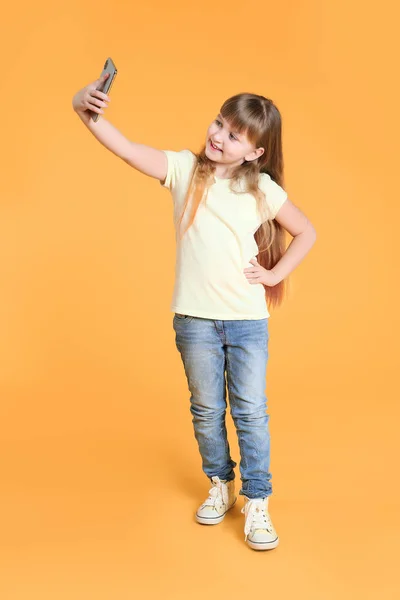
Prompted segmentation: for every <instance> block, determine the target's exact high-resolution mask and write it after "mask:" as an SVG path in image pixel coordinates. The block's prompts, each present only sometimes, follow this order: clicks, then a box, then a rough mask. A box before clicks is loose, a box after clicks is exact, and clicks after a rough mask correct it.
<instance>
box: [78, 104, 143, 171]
mask: <svg viewBox="0 0 400 600" xmlns="http://www.w3.org/2000/svg"><path fill="white" fill-rule="evenodd" d="M77 115H78V116H79V118H80V119H81V121H82V122H83V123H84V124H85V125H86V127H87V128H88V129H89V131H90V132H91V133H92V134H93V135H94V137H95V138H96V139H97V140H98V141H99V142H100V143H101V144H102V145H103V146H104V147H105V148H107V150H110V151H111V152H112V153H113V154H115V155H116V156H119V157H120V158H122V160H127V158H128V157H129V156H130V155H131V154H132V142H131V141H130V140H128V139H127V138H126V137H125V136H124V135H123V134H122V133H121V132H120V131H118V129H117V128H116V127H114V125H112V124H111V123H110V122H109V121H107V120H106V119H104V118H103V117H102V116H101V115H99V118H98V121H97V122H95V121H93V119H92V118H91V117H90V115H89V113H88V112H87V111H84V112H77Z"/></svg>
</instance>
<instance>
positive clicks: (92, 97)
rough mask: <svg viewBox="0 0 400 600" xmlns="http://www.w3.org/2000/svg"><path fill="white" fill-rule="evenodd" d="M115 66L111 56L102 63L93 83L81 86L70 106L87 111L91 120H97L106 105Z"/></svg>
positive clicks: (114, 75) (81, 111)
mask: <svg viewBox="0 0 400 600" xmlns="http://www.w3.org/2000/svg"><path fill="white" fill-rule="evenodd" d="M117 72H118V71H117V68H116V66H115V64H114V62H113V61H112V59H111V58H108V59H107V60H106V62H105V63H104V68H103V71H102V73H101V75H100V77H99V79H96V81H94V82H93V83H90V84H89V85H87V86H86V87H84V88H82V89H81V90H79V92H77V93H76V94H75V96H74V97H73V99H72V106H73V108H74V110H75V111H76V112H80V113H84V112H87V113H88V115H89V119H90V117H92V119H93V121H97V120H98V118H99V114H102V113H103V112H104V111H103V110H102V109H103V108H107V107H108V102H109V96H108V93H109V91H110V89H111V86H112V84H113V82H114V79H115V77H116V74H117Z"/></svg>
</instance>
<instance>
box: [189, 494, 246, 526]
mask: <svg viewBox="0 0 400 600" xmlns="http://www.w3.org/2000/svg"><path fill="white" fill-rule="evenodd" d="M236 500H237V497H236V498H235V500H234V501H233V502H232V504H231V505H230V507H229V508H228V509H227V510H226V511H225V512H224V514H223V515H220V516H219V517H201V516H200V515H198V514H197V512H196V514H195V517H196V521H197V522H198V523H201V524H202V525H217V524H218V523H221V521H223V519H224V517H225V515H226V513H227V512H228V510H231V508H233V507H234V506H235V504H236Z"/></svg>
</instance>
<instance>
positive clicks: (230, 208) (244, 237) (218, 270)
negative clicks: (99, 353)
mask: <svg viewBox="0 0 400 600" xmlns="http://www.w3.org/2000/svg"><path fill="white" fill-rule="evenodd" d="M164 152H165V154H166V156H167V159H168V171H167V176H166V179H165V181H164V182H160V183H161V185H162V186H163V187H166V188H167V189H168V190H170V192H171V194H172V198H173V203H174V213H173V216H174V225H175V234H176V236H175V237H176V263H175V286H174V291H173V298H172V304H171V310H172V312H175V313H180V314H184V315H192V316H195V317H204V318H206V319H221V320H226V319H235V320H238V319H264V318H268V317H269V316H270V315H269V312H268V309H267V304H266V300H265V288H264V286H263V285H262V284H261V283H259V284H257V283H255V284H254V283H253V284H251V283H249V281H248V280H247V279H246V276H245V273H244V272H243V269H245V268H246V267H251V266H252V265H251V264H250V262H249V261H250V260H251V259H252V258H254V257H257V254H258V247H257V243H256V241H255V239H254V233H255V232H256V231H257V229H258V228H259V226H260V225H261V222H262V221H261V219H260V216H259V215H258V213H257V210H256V207H257V204H256V199H255V197H254V196H253V195H252V194H247V193H246V194H243V193H242V194H236V193H234V192H232V191H231V190H230V189H229V181H230V180H229V179H221V178H219V177H215V183H213V184H212V185H211V187H210V188H209V191H208V196H207V199H206V202H205V201H204V198H203V200H202V202H201V203H200V206H199V207H198V209H197V213H196V217H195V220H194V222H193V224H192V225H191V227H189V229H188V230H187V231H186V233H185V234H184V236H183V238H182V240H180V239H179V235H178V230H177V221H178V219H179V217H180V215H181V212H182V209H183V205H184V202H185V198H186V192H187V189H188V186H189V182H190V176H191V172H192V168H193V167H194V164H195V160H196V156H195V155H194V154H193V153H192V152H191V151H190V150H187V149H185V150H180V151H179V152H176V151H173V150H164ZM259 187H260V188H261V190H262V191H263V192H265V194H266V204H267V209H268V215H269V218H271V219H273V218H275V215H276V214H277V212H278V210H279V209H280V208H281V206H282V204H283V203H284V202H285V200H286V199H287V193H286V192H285V191H284V189H283V188H282V187H280V186H279V185H278V184H277V183H275V182H274V181H273V180H272V179H271V177H270V176H269V175H268V174H267V173H260V179H259ZM240 189H242V188H240ZM189 213H190V204H189V206H188V207H187V208H186V213H185V217H184V219H183V221H182V225H181V227H182V229H181V231H184V230H185V228H186V225H187V223H188V219H189Z"/></svg>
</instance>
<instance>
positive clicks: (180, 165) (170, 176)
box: [160, 149, 196, 192]
mask: <svg viewBox="0 0 400 600" xmlns="http://www.w3.org/2000/svg"><path fill="white" fill-rule="evenodd" d="M163 152H164V153H165V155H166V157H167V161H168V163H167V164H168V166H167V175H166V177H165V180H164V181H160V184H161V186H162V187H165V188H167V189H168V190H170V191H171V192H175V191H183V188H184V187H185V186H186V187H187V184H188V182H189V177H190V175H191V172H192V167H193V166H194V162H195V158H196V157H195V155H194V154H193V152H191V151H190V150H187V149H184V150H180V151H178V152H177V151H175V150H163Z"/></svg>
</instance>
